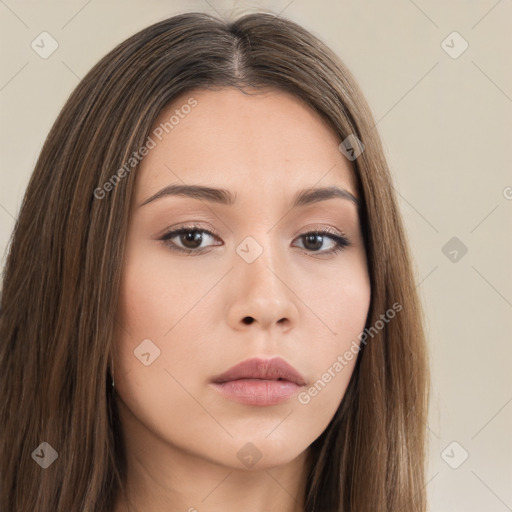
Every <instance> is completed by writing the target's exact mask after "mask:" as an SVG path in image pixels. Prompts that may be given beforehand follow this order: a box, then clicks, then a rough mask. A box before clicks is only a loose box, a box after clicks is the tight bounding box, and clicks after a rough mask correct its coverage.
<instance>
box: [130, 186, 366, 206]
mask: <svg viewBox="0 0 512 512" xmlns="http://www.w3.org/2000/svg"><path fill="white" fill-rule="evenodd" d="M167 196H183V197H190V198H191V199H199V200H203V201H208V202H211V203H218V204H222V205H226V206H232V205H234V204H235V203H236V201H237V196H236V194H232V193H231V192H230V191H229V190H226V189H223V188H213V187H205V186H202V185H168V186H167V187H164V188H163V189H162V190H160V191H158V192H157V193H156V194H154V195H152V196H151V197H149V198H148V199H146V200H145V201H144V202H142V203H141V204H140V205H139V207H141V206H144V205H146V204H148V203H151V202H152V201H156V200H157V199H160V198H162V197H167ZM334 198H341V199H348V200H349V201H352V202H353V203H355V204H356V205H357V206H359V199H358V198H357V197H355V196H354V195H353V194H352V193H350V192H349V191H348V190H345V189H343V188H339V187H334V186H332V187H322V188H306V189H303V190H299V192H298V193H297V194H296V195H295V197H294V199H293V201H292V205H291V208H292V209H293V208H297V207H300V206H307V205H310V204H314V203H318V202H320V201H327V200H328V199H334Z"/></svg>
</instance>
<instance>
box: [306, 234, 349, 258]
mask: <svg viewBox="0 0 512 512" xmlns="http://www.w3.org/2000/svg"><path fill="white" fill-rule="evenodd" d="M298 240H301V241H302V247H301V248H302V249H306V250H307V251H309V252H313V253H317V254H321V255H326V254H336V253H338V252H340V251H342V250H343V249H345V248H346V247H348V246H349V245H351V242H350V240H349V239H348V238H347V237H346V236H345V235H344V234H343V233H338V232H336V231H331V230H328V229H321V230H316V231H310V232H308V233H303V234H302V235H300V236H299V237H298ZM326 242H328V244H327V249H325V244H326ZM322 247H324V250H321V249H322Z"/></svg>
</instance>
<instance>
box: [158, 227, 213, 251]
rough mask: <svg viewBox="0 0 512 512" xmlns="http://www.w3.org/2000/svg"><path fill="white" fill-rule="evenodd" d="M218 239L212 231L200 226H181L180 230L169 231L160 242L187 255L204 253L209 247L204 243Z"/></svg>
mask: <svg viewBox="0 0 512 512" xmlns="http://www.w3.org/2000/svg"><path fill="white" fill-rule="evenodd" d="M215 239H217V237H216V236H215V235H214V234H213V233H211V232H210V231H208V230H206V229H203V228H200V227H199V226H181V227H179V228H178V229H174V230H173V231H169V232H168V233H166V234H165V235H164V236H163V237H162V238H160V240H161V241H162V243H163V244H164V245H166V246H167V247H169V249H171V250H172V251H177V252H184V253H187V254H191V253H200V252H203V250H204V249H206V248H207V247H211V246H212V245H222V244H210V245H204V242H207V241H209V240H210V241H211V240H215Z"/></svg>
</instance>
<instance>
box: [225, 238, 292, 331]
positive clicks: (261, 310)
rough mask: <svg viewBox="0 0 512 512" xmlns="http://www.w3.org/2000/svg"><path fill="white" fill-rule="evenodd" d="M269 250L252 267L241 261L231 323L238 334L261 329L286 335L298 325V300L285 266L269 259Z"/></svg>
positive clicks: (239, 261)
mask: <svg viewBox="0 0 512 512" xmlns="http://www.w3.org/2000/svg"><path fill="white" fill-rule="evenodd" d="M269 254H270V251H269V250H267V248H265V249H264V251H263V253H262V254H261V255H260V256H259V257H258V258H257V259H256V260H255V261H253V262H252V263H247V262H246V261H244V260H242V259H241V258H239V257H238V255H236V258H238V260H237V261H236V264H235V272H233V277H232V279H233V281H234V286H233V288H232V290H231V292H232V296H231V303H230V308H229V313H228V322H229V324H230V326H231V327H232V328H233V329H235V330H246V329H249V328H250V329H255V328H259V329H261V330H272V329H279V330H281V331H282V332H286V331H288V330H290V329H292V328H293V327H295V326H296V325H297V322H298V316H299V312H298V309H297V300H298V298H297V296H296V295H295V293H294V291H293V286H292V284H293V283H291V282H290V281H291V277H290V274H289V273H288V272H286V271H285V270H283V265H278V264H277V262H276V260H275V259H273V258H271V257H269Z"/></svg>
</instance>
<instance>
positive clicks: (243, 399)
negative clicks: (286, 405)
mask: <svg viewBox="0 0 512 512" xmlns="http://www.w3.org/2000/svg"><path fill="white" fill-rule="evenodd" d="M212 386H213V387H214V388H215V389H217V391H219V392H220V393H221V394H222V395H224V396H225V397H227V398H229V399H231V400H233V401H235V402H239V403H241V404H246V405H277V404H280V403H282V402H285V401H286V400H288V399H289V398H291V397H292V396H293V395H295V394H297V392H298V391H299V389H300V388H301V386H299V385H298V384H296V383H295V382H290V381H288V380H261V379H239V380H231V381H228V382H222V383H213V384H212Z"/></svg>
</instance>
